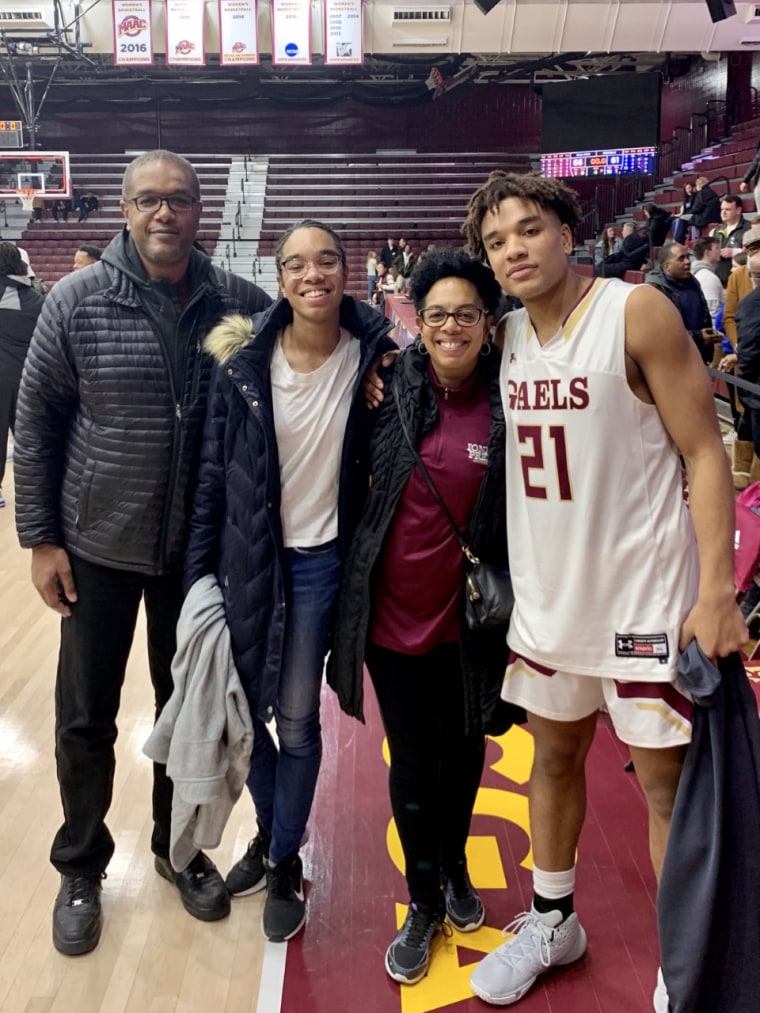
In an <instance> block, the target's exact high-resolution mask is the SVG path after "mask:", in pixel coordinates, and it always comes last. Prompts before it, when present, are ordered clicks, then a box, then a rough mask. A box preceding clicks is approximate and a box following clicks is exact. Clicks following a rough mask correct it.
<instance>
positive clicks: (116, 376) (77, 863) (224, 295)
mask: <svg viewBox="0 0 760 1013" xmlns="http://www.w3.org/2000/svg"><path fill="white" fill-rule="evenodd" d="M121 209H122V214H123V215H124V218H125V220H126V228H125V229H124V231H123V232H122V233H121V234H119V235H118V236H116V237H115V238H114V239H113V240H112V242H111V243H110V244H109V246H108V247H107V249H106V250H105V251H104V253H103V256H102V258H101V260H100V261H99V262H98V263H96V264H93V265H92V266H90V267H87V268H84V269H83V270H81V271H77V272H75V273H73V274H71V275H69V276H68V277H66V278H64V279H63V280H62V281H60V282H59V283H58V284H57V285H56V286H55V291H54V292H51V294H50V295H49V296H48V299H47V301H46V302H45V305H44V308H43V311H42V314H41V316H40V319H39V322H38V325H37V328H36V330H35V333H34V336H33V338H32V342H31V346H30V349H29V355H28V358H27V362H26V366H25V370H24V376H23V379H22V383H21V390H20V394H19V404H18V414H17V426H16V430H17V431H16V447H15V455H14V456H15V471H16V523H17V528H18V533H19V540H20V542H21V545H22V546H23V547H25V548H31V549H32V580H33V582H34V585H35V587H36V588H37V590H38V591H39V593H40V595H41V596H42V598H43V600H44V601H45V603H46V604H47V605H49V606H50V607H51V608H52V609H54V610H55V611H57V612H59V613H60V614H61V615H62V616H64V617H65V621H64V622H63V623H62V624H61V648H60V655H59V663H58V676H57V684H56V695H55V700H56V758H57V765H58V781H59V784H60V789H61V797H62V801H63V809H64V817H65V819H64V823H63V826H62V827H61V828H60V830H59V831H58V834H57V835H56V838H55V840H54V842H53V847H52V851H51V861H52V863H53V865H54V866H55V867H56V869H57V870H58V871H59V872H60V873H61V889H60V892H59V894H58V897H57V899H56V903H55V908H54V912H53V942H54V944H55V946H56V948H57V949H58V950H59V951H60V952H62V953H66V954H71V955H73V954H80V953H86V952H88V951H89V950H91V949H93V948H94V947H95V946H96V945H97V943H98V940H99V938H100V933H101V927H102V914H101V905H100V889H101V887H100V884H101V879H102V876H103V874H104V872H105V870H106V867H107V865H108V863H109V861H110V859H111V856H112V854H113V851H114V842H113V838H112V837H111V834H110V833H109V831H108V828H107V827H106V824H105V816H106V813H107V811H108V808H109V805H110V802H111V794H112V789H113V775H114V749H113V746H114V741H115V739H116V717H117V713H118V709H119V696H120V692H121V686H122V683H123V681H124V673H125V668H126V664H127V658H128V656H129V651H130V647H131V644H132V638H133V634H134V629H135V622H136V619H137V612H138V608H139V605H140V601H141V599H142V598H144V599H145V608H146V612H147V618H148V655H149V659H150V671H151V679H152V682H153V687H154V691H155V699H156V713H157V714H158V713H160V711H161V709H162V707H163V706H164V704H165V703H166V701H167V700H168V699H169V696H170V695H171V692H172V678H171V661H172V656H173V654H174V650H175V627H176V623H177V618H178V616H179V612H180V607H181V604H182V557H183V552H184V549H185V542H186V528H187V512H188V503H189V498H190V482H191V479H192V477H193V474H194V471H195V466H196V460H197V456H198V451H199V446H200V439H201V430H202V423H203V418H204V414H205V401H206V393H207V388H208V383H209V375H210V368H211V364H210V360H209V359H208V357H207V356H205V355H204V354H203V353H202V350H201V343H202V341H203V338H204V337H205V335H206V334H207V333H208V331H209V330H210V329H211V328H212V327H213V326H214V325H215V324H216V323H218V322H219V320H221V318H222V317H223V316H225V315H226V314H228V313H233V312H240V313H245V314H250V313H253V312H256V311H258V310H262V309H264V308H265V307H266V306H267V305H268V304H269V302H270V299H269V297H268V296H267V295H266V294H265V293H264V292H262V291H261V290H260V289H257V288H256V287H255V286H253V285H251V284H250V283H248V282H246V281H244V280H243V279H241V278H238V277H236V276H234V275H231V274H228V273H226V272H225V271H222V270H220V269H219V268H217V267H214V266H213V265H212V264H211V261H210V260H209V259H208V257H206V256H205V254H203V253H201V252H200V251H199V250H197V249H195V248H194V242H195V238H196V235H197V231H198V222H199V218H200V213H201V209H202V204H201V202H200V189H199V184H198V178H197V176H196V173H195V170H194V169H193V167H192V166H191V165H190V163H189V162H187V161H186V160H185V159H184V158H181V157H180V156H178V155H175V154H173V153H172V152H168V151H151V152H147V153H146V154H144V155H141V156H139V157H138V158H137V159H135V160H134V161H133V162H132V163H131V164H130V165H129V166H128V167H127V170H126V172H125V174H124V181H123V187H122V201H121ZM171 800H172V786H171V782H170V780H169V779H168V778H167V776H166V768H165V767H163V766H160V765H158V764H157V765H155V767H154V787H153V821H154V830H153V837H152V841H151V847H152V850H153V852H154V854H155V866H156V871H157V872H158V873H159V874H160V875H162V876H164V878H166V879H169V880H170V881H171V882H172V883H174V885H175V886H176V887H177V889H178V891H179V894H180V897H181V900H182V903H183V904H184V906H185V908H186V909H187V910H188V911H189V912H190V914H192V915H194V916H195V917H196V918H200V919H202V920H205V921H211V920H214V919H217V918H221V917H224V916H225V915H226V914H227V913H228V912H229V898H228V896H227V891H226V888H225V886H224V882H223V880H222V878H221V876H220V875H219V873H218V872H217V870H216V869H215V867H214V865H213V863H211V862H210V861H209V859H208V858H206V856H205V855H204V854H203V853H202V852H199V854H198V855H197V856H196V858H194V859H193V861H192V862H191V863H190V865H189V866H188V867H187V869H184V870H180V871H175V870H174V869H172V867H171V865H170V864H169V859H168V855H169V839H170V822H171Z"/></svg>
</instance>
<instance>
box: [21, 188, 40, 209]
mask: <svg viewBox="0 0 760 1013" xmlns="http://www.w3.org/2000/svg"><path fill="white" fill-rule="evenodd" d="M16 196H17V197H18V199H19V200H20V201H21V207H22V208H23V209H24V211H31V210H32V204H33V203H34V198H35V197H36V196H37V189H36V187H31V188H27V187H24V188H23V189H21V190H16Z"/></svg>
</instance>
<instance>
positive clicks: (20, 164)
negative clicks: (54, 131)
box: [0, 151, 71, 200]
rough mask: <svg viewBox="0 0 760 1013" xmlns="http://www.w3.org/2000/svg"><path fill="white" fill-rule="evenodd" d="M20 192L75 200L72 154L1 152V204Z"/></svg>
mask: <svg viewBox="0 0 760 1013" xmlns="http://www.w3.org/2000/svg"><path fill="white" fill-rule="evenodd" d="M20 190H37V191H38V192H39V193H40V194H41V195H42V196H45V197H71V171H70V167H69V153H68V151H0V200H4V199H9V198H11V197H17V196H18V192H19V191H20Z"/></svg>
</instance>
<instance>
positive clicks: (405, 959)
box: [385, 902, 451, 985]
mask: <svg viewBox="0 0 760 1013" xmlns="http://www.w3.org/2000/svg"><path fill="white" fill-rule="evenodd" d="M443 919H444V912H443V911H442V910H441V909H440V908H438V907H431V906H430V905H428V904H415V903H414V902H412V903H411V904H410V905H409V910H408V911H407V913H406V918H405V919H404V924H403V925H402V926H401V928H400V929H399V930H398V932H397V933H396V937H395V939H394V940H393V942H392V943H391V945H390V946H389V947H388V950H387V952H386V954H385V970H386V971H387V972H388V974H389V975H390V976H391V978H393V980H394V981H400V982H401V984H402V985H415V984H416V983H417V982H418V981H420V980H421V979H422V978H424V977H425V975H426V974H427V969H428V964H429V963H430V945H431V943H432V942H433V936H435V934H436V933H437V932H438V931H439V930H440V929H441V928H443V924H444V921H443ZM448 931H449V935H451V929H449V930H448Z"/></svg>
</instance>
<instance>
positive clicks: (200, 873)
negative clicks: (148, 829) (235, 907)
mask: <svg viewBox="0 0 760 1013" xmlns="http://www.w3.org/2000/svg"><path fill="white" fill-rule="evenodd" d="M153 864H154V866H155V869H156V872H157V873H158V874H159V876H163V877H164V879H168V880H169V882H170V883H174V885H175V886H176V887H177V889H178V890H179V896H180V900H181V901H182V904H183V906H184V908H185V910H186V911H187V912H188V914H191V915H192V916H193V918H199V919H200V920H201V921H202V922H215V921H218V919H220V918H226V917H227V915H228V914H229V913H230V895H229V894H228V893H227V887H226V886H225V885H224V880H223V879H222V877H221V876H220V875H219V871H218V869H217V867H216V866H215V865H214V863H213V862H212V861H211V859H210V858H208V857H207V856H206V855H204V854H203V852H202V851H199V852H198V854H197V855H196V856H195V858H194V859H193V860H192V862H191V863H190V864H189V865H188V866H187V868H186V869H183V870H182V872H175V871H174V869H173V868H172V866H171V862H170V861H169V859H168V858H161V856H160V855H155V856H154V861H153Z"/></svg>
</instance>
